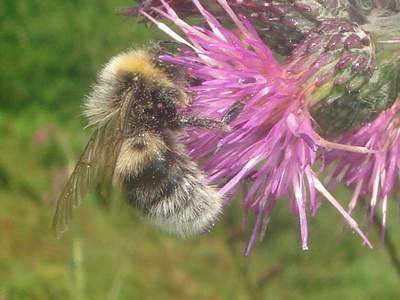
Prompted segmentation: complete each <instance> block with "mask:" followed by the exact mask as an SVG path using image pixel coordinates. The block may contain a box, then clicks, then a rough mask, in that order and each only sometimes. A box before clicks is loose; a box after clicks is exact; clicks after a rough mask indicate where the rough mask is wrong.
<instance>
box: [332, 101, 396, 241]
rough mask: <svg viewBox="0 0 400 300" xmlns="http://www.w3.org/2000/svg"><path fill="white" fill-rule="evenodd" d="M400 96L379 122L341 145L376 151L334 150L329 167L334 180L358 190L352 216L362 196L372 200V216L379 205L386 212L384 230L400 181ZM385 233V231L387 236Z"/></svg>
mask: <svg viewBox="0 0 400 300" xmlns="http://www.w3.org/2000/svg"><path fill="white" fill-rule="evenodd" d="M399 114H400V96H399V98H398V99H397V100H396V101H395V103H394V104H393V106H392V107H391V108H390V109H388V110H386V111H384V112H382V113H381V114H380V115H379V116H378V118H377V119H376V120H374V121H373V122H371V123H368V124H366V125H365V126H363V127H361V128H360V129H357V130H354V131H353V132H350V133H348V134H346V135H345V136H344V137H343V138H342V140H341V142H342V143H347V144H353V145H359V146H365V147H368V148H369V149H373V150H375V151H376V152H375V153H371V154H368V155H359V154H357V153H350V154H349V153H347V154H346V155H344V153H343V152H339V151H331V152H329V153H327V154H326V157H325V159H326V164H327V165H332V166H333V168H332V170H331V178H332V181H340V182H344V183H345V184H347V185H349V186H353V187H354V193H353V197H352V200H351V202H350V203H349V208H348V211H349V213H351V212H352V210H353V209H354V208H355V207H356V205H357V202H358V200H359V197H360V196H363V197H365V198H369V199H370V200H369V203H368V204H369V205H368V206H369V208H370V216H371V217H372V216H373V215H374V213H375V210H376V208H377V206H378V204H381V209H382V216H383V217H382V227H383V229H385V227H386V220H387V218H386V213H387V201H388V197H389V195H390V193H391V192H392V191H393V189H394V188H395V184H396V183H397V182H398V181H399V174H400V118H399ZM384 232H385V230H382V234H384Z"/></svg>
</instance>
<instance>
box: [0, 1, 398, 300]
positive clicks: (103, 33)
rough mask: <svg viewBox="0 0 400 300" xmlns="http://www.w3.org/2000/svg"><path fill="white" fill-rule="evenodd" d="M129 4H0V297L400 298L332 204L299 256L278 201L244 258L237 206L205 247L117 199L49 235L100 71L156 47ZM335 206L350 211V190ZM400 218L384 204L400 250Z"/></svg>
mask: <svg viewBox="0 0 400 300" xmlns="http://www.w3.org/2000/svg"><path fill="white" fill-rule="evenodd" d="M129 5H131V3H130V1H129V0H114V1H112V0H108V1H104V0H102V1H98V0H96V1H95V0H81V1H78V0H75V1H54V0H53V1H50V0H41V1H33V0H32V1H26V0H25V1H24V0H20V1H11V0H3V1H1V2H0V299H2V300H3V299H4V300H9V299H16V300H22V299H78V300H79V299H110V300H111V299H257V298H258V299H339V298H341V299H399V295H400V277H399V275H400V274H398V273H396V269H395V267H394V265H393V264H392V262H391V260H390V257H389V256H388V254H387V248H385V247H380V246H379V238H378V236H377V234H376V228H375V227H374V226H371V227H370V231H369V232H370V236H371V239H372V240H373V242H374V245H375V249H374V250H372V251H371V250H369V249H367V248H366V247H365V246H363V245H362V243H361V242H360V239H359V238H358V236H356V235H354V234H351V233H350V232H349V231H348V230H345V231H343V221H342V219H341V217H340V216H338V214H337V212H336V211H335V210H334V209H333V208H332V207H330V205H329V204H328V203H324V205H322V207H321V209H320V211H319V213H318V215H317V217H316V218H311V220H310V236H311V238H310V250H309V251H306V252H304V251H302V250H301V248H300V245H299V228H298V221H297V219H296V217H295V216H292V215H290V214H289V213H288V207H287V203H286V201H281V202H280V203H279V204H278V206H277V208H276V209H275V210H274V212H273V216H272V219H271V224H270V228H269V229H268V232H267V235H266V237H265V239H264V241H263V242H260V243H258V244H257V245H256V248H255V250H254V252H253V254H252V255H251V256H250V257H248V258H244V257H243V256H242V253H243V250H244V248H245V245H246V242H247V238H248V237H249V235H250V232H251V225H252V222H253V220H252V218H249V220H248V223H247V224H244V222H243V216H242V213H241V207H240V201H238V200H237V201H236V202H235V203H234V204H233V205H231V206H229V207H228V208H227V209H226V210H225V213H224V215H223V216H222V218H221V220H220V222H219V223H218V225H217V226H216V228H215V230H213V231H212V232H211V233H210V234H209V235H206V236H201V237H198V238H195V239H192V240H182V239H178V238H175V237H172V236H168V235H166V234H163V233H160V232H159V231H158V230H156V229H154V228H152V227H150V226H148V225H146V224H144V222H143V221H142V220H141V219H140V217H139V216H138V215H137V213H135V212H134V211H132V210H131V209H130V208H128V207H127V206H126V204H125V203H124V202H123V201H122V200H121V199H120V198H119V197H118V196H117V197H114V199H113V201H109V202H100V201H98V200H97V199H95V197H91V198H90V197H89V198H88V199H86V201H85V203H84V204H83V205H82V206H81V208H80V209H79V211H78V212H77V213H76V215H75V218H74V223H73V226H72V228H71V230H70V231H69V232H68V233H67V234H66V235H65V236H64V237H63V238H62V239H61V240H56V239H55V238H54V237H53V235H52V232H51V230H50V224H51V218H52V214H53V211H54V204H55V203H54V202H55V199H56V198H57V195H58V193H59V191H60V188H61V187H62V185H63V184H64V183H65V180H66V176H67V174H68V172H70V170H71V168H72V167H73V165H74V162H75V161H76V159H77V157H78V155H79V153H80V151H81V150H82V149H83V147H84V143H85V141H86V140H87V137H88V135H89V133H90V130H89V129H83V128H84V126H85V120H84V119H83V117H82V116H81V115H80V114H81V105H82V100H83V98H84V96H85V94H86V93H87V92H88V90H89V87H90V84H91V83H92V82H93V80H94V79H95V77H96V72H98V70H99V69H100V68H101V66H102V64H104V63H105V62H106V61H107V60H108V59H109V57H111V56H112V55H115V54H117V53H118V52H120V51H122V50H124V49H126V48H129V47H132V46H138V45H139V46H140V45H143V44H146V43H147V42H149V41H150V40H152V39H156V38H166V37H164V36H163V35H162V34H160V33H158V32H157V31H156V30H155V29H154V28H148V27H146V26H144V25H143V24H138V23H136V22H135V21H134V20H133V19H130V18H125V17H121V16H119V15H118V9H119V8H121V7H124V6H129ZM337 197H338V198H339V199H340V200H341V201H342V203H343V205H347V201H348V199H349V193H348V192H347V191H345V190H339V191H338V193H337ZM397 213H398V212H397V207H394V205H392V206H390V210H389V224H390V226H389V227H390V231H389V233H390V235H391V240H392V242H393V243H394V244H395V246H396V245H397V247H399V248H400V237H399V232H400V226H399V222H398V219H397V216H396V214H397ZM356 217H357V219H358V220H362V218H361V217H362V212H361V211H360V212H358V213H356ZM364 225H365V224H364ZM364 228H365V227H364Z"/></svg>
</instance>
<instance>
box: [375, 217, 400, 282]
mask: <svg viewBox="0 0 400 300" xmlns="http://www.w3.org/2000/svg"><path fill="white" fill-rule="evenodd" d="M374 224H375V226H376V228H377V230H378V232H380V230H381V224H382V221H381V219H380V218H379V216H378V215H376V214H375V215H374ZM383 246H384V247H385V250H386V252H387V254H388V256H389V258H390V260H391V262H392V265H393V267H394V268H395V270H396V272H397V275H398V276H399V278H400V258H399V255H398V251H397V249H396V245H395V244H394V243H393V241H392V238H391V236H390V234H389V230H387V229H386V233H385V239H384V241H383Z"/></svg>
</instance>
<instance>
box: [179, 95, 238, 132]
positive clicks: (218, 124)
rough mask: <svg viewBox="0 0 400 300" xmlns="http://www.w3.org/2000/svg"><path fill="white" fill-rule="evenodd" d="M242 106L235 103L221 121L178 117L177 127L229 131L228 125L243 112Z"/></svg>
mask: <svg viewBox="0 0 400 300" xmlns="http://www.w3.org/2000/svg"><path fill="white" fill-rule="evenodd" d="M243 107H244V104H243V103H242V102H237V103H235V104H234V105H233V106H232V107H231V108H230V109H229V110H228V111H227V112H226V113H225V115H224V116H223V117H222V120H221V121H219V120H214V119H210V118H202V117H196V116H180V117H179V120H178V122H179V125H180V126H182V127H197V128H206V129H216V130H221V131H225V132H229V131H231V128H230V127H229V124H230V123H231V122H232V121H233V120H234V119H236V118H237V116H238V115H239V114H240V112H241V111H242V110H243Z"/></svg>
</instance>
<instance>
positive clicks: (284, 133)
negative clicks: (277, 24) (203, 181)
mask: <svg viewBox="0 0 400 300" xmlns="http://www.w3.org/2000/svg"><path fill="white" fill-rule="evenodd" d="M161 2H162V3H163V7H162V8H159V7H156V8H154V11H155V12H157V13H158V14H159V15H162V16H163V17H165V18H167V19H169V20H170V21H172V22H173V23H174V24H175V25H176V26H178V27H179V29H180V30H181V31H182V32H183V33H184V34H185V38H183V37H181V36H180V35H178V34H177V33H176V32H174V31H173V30H172V29H171V28H169V27H168V26H167V25H165V24H164V23H161V22H160V21H158V20H156V19H155V18H153V16H152V15H150V14H148V13H146V12H145V11H142V13H143V14H144V15H146V16H147V17H148V18H149V19H150V20H152V21H153V22H154V23H155V24H156V25H157V26H158V27H159V28H160V29H161V30H163V31H164V32H166V33H167V34H169V35H170V36H171V37H172V38H174V39H175V40H176V41H178V42H180V43H182V44H183V45H185V46H186V47H183V49H181V54H180V55H178V56H170V55H165V56H163V57H162V59H164V60H166V61H169V62H172V63H175V64H179V65H182V66H184V67H185V68H186V69H187V70H188V72H189V73H190V75H191V76H193V77H195V78H196V79H198V80H199V81H200V84H198V85H194V86H192V87H191V90H192V92H193V93H194V94H195V100H194V102H193V103H192V105H191V107H190V109H191V110H192V112H193V113H195V114H201V115H204V116H207V117H214V118H220V117H221V116H222V115H223V114H224V112H226V111H227V110H228V109H229V108H230V107H231V106H232V105H234V104H235V103H237V102H238V101H242V102H243V103H244V109H243V111H242V113H241V114H240V116H239V117H238V118H237V119H236V120H234V121H233V123H232V124H231V126H232V132H230V133H226V134H221V133H215V132H210V131H204V130H199V129H194V130H191V131H189V132H188V144H189V147H190V149H191V155H192V156H193V157H194V158H195V159H203V160H205V165H204V168H205V171H206V172H207V173H208V175H209V179H210V181H211V182H213V183H218V184H222V187H221V189H220V191H219V192H220V194H221V195H224V196H225V197H226V199H227V200H228V201H229V200H230V199H232V198H233V196H234V195H235V192H236V191H237V190H238V188H239V186H240V184H241V183H242V182H244V181H248V182H250V183H251V187H250V189H249V190H248V191H247V193H246V195H245V197H244V200H243V201H244V206H245V207H246V208H247V209H248V210H251V211H253V212H254V213H255V214H256V216H257V218H256V223H255V226H254V230H253V234H252V237H251V238H250V242H249V245H248V247H247V250H246V254H249V253H250V250H251V248H252V246H253V244H254V241H255V240H256V237H257V236H260V235H262V234H263V231H265V229H266V225H267V224H268V221H269V218H270V216H271V211H272V209H273V208H274V206H275V205H276V203H277V202H278V201H280V200H281V199H284V197H285V196H286V197H288V199H289V201H290V203H291V208H292V211H293V212H294V213H296V214H297V215H298V218H299V223H300V231H301V240H302V247H303V249H307V248H308V229H307V216H308V214H309V211H310V212H311V214H315V212H316V210H317V207H318V203H317V192H320V193H322V195H324V196H325V198H326V199H327V200H328V201H329V202H330V203H331V204H332V205H333V206H334V207H335V208H336V209H337V210H338V211H339V213H340V214H342V215H343V216H344V218H345V219H346V221H347V222H348V224H349V225H350V226H351V227H352V229H353V230H355V231H356V232H357V233H358V234H359V235H360V236H361V237H362V238H363V240H364V241H365V243H367V244H368V245H369V246H371V245H370V243H369V241H368V240H367V238H366V237H365V236H364V235H363V233H362V232H361V230H360V229H359V227H358V225H357V223H356V222H355V221H354V220H353V219H352V218H351V216H350V215H349V214H348V213H347V212H346V211H345V210H344V209H343V208H342V207H341V206H340V204H339V203H338V202H337V201H336V200H335V198H334V197H333V196H332V195H331V194H330V193H329V192H328V191H327V190H326V189H325V187H324V186H323V185H322V183H321V182H320V180H319V179H318V177H317V176H316V174H315V173H314V171H313V170H312V166H313V165H314V164H315V162H316V161H317V158H318V151H323V150H324V149H340V150H341V151H343V150H347V151H355V152H361V153H366V152H368V150H367V149H366V148H363V147H353V146H346V145H339V144H335V143H331V142H328V141H326V140H324V139H323V138H322V137H320V136H319V135H318V134H317V132H316V130H315V128H317V127H318V125H317V124H316V123H315V122H314V121H313V118H312V117H311V113H310V112H312V105H311V103H312V101H310V99H312V97H311V95H312V93H310V91H314V90H315V89H316V88H317V87H318V85H315V84H313V83H310V80H311V79H313V74H315V71H318V70H319V68H320V67H321V66H328V65H329V66H335V65H336V64H337V63H339V62H340V59H341V57H340V56H335V59H334V60H331V59H324V57H325V56H326V55H325V56H324V55H323V54H321V53H319V52H318V53H317V54H316V53H315V52H313V53H314V55H312V56H310V59H311V60H313V61H312V62H310V61H308V60H307V61H303V65H304V69H302V70H300V71H299V72H293V65H294V64H293V63H292V64H291V63H288V64H281V63H279V62H278V61H277V60H276V59H275V57H274V55H273V52H272V50H271V49H270V48H269V47H268V46H267V45H266V44H265V43H264V41H263V40H262V39H261V38H260V37H259V35H258V34H257V32H256V30H255V29H254V28H253V26H252V25H251V23H250V22H249V21H248V19H247V18H246V17H244V16H238V15H237V14H236V13H235V12H234V11H233V10H232V9H231V7H230V6H229V5H228V4H227V2H226V1H225V0H219V1H218V3H219V4H220V6H221V8H222V9H223V10H224V12H225V14H226V15H228V16H229V17H230V19H231V20H232V22H233V23H234V24H235V27H236V28H235V29H232V30H231V29H227V28H225V27H224V26H223V25H222V24H221V23H220V22H219V21H218V20H217V19H216V18H215V17H214V16H213V15H212V14H211V13H210V12H208V11H207V10H205V9H204V7H203V6H202V5H201V4H200V2H199V1H197V0H193V4H194V5H195V6H196V8H197V9H198V10H199V12H200V13H201V15H202V17H203V19H204V20H205V21H206V23H207V24H208V26H207V27H205V26H201V27H200V26H194V25H189V24H188V23H186V22H185V21H184V20H183V19H181V18H180V17H179V16H178V15H177V14H176V12H175V11H174V10H173V9H172V8H171V6H169V5H168V4H167V3H166V2H165V1H161ZM325 42H327V41H325ZM300 52H301V51H300ZM306 62H307V63H306ZM313 70H314V73H313ZM330 71H331V70H330V69H329V68H328V69H324V72H326V73H327V74H330V75H331V77H329V78H332V77H334V75H335V74H336V73H333V74H331V73H330ZM324 74H325V73H324ZM320 75H322V74H320ZM312 82H314V79H313V80H312ZM305 86H307V87H308V88H306V89H305V88H304V87H305Z"/></svg>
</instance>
